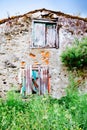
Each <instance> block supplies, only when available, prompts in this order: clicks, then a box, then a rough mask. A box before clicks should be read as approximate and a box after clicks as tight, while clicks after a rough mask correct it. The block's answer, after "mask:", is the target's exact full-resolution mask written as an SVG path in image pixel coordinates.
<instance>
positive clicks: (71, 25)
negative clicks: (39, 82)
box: [0, 9, 87, 97]
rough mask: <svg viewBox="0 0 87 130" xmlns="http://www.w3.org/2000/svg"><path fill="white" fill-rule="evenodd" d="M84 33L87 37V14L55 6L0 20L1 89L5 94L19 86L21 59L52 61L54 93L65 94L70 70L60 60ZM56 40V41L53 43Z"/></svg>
mask: <svg viewBox="0 0 87 130" xmlns="http://www.w3.org/2000/svg"><path fill="white" fill-rule="evenodd" d="M36 24H37V25H36ZM38 24H39V25H38ZM35 27H38V29H39V27H40V28H41V29H42V32H38V31H37V30H38V29H37V28H36V30H35ZM35 31H36V32H38V35H39V37H38V36H37V33H36V32H35ZM40 31H41V30H40ZM41 33H42V35H41ZM52 34H53V35H52ZM82 37H87V18H80V17H76V16H71V15H67V14H64V13H61V12H56V11H52V10H47V9H38V10H34V11H31V12H29V13H26V14H24V15H20V16H12V17H9V18H7V19H3V20H0V93H1V94H2V95H3V94H4V93H5V92H6V91H8V90H10V89H12V88H14V87H15V88H18V82H17V80H16V77H17V75H18V70H19V68H20V62H21V61H25V62H26V63H27V64H31V65H33V64H42V65H48V66H49V69H50V76H51V79H50V80H51V94H52V96H53V97H61V96H63V95H65V91H64V88H66V87H67V85H68V73H67V71H66V68H65V67H63V65H62V63H61V61H60V55H61V52H62V51H63V50H64V49H65V48H66V47H67V46H71V45H72V44H73V40H74V39H75V38H78V39H81V38H82ZM35 38H36V39H35ZM38 38H40V39H41V43H40V39H38ZM53 39H54V40H53ZM35 40H36V41H35ZM37 40H39V41H38V42H37ZM52 41H53V43H54V44H53V43H52V44H51V42H52ZM54 41H56V42H54ZM49 42H50V44H49ZM38 43H39V46H38V45H37V44H38ZM43 44H44V46H43ZM35 45H36V46H35ZM43 54H44V55H45V57H44V55H43ZM48 55H49V57H48Z"/></svg>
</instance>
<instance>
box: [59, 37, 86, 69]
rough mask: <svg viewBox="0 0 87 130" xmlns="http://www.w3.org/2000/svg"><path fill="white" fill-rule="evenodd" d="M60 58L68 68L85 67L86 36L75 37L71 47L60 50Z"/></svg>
mask: <svg viewBox="0 0 87 130" xmlns="http://www.w3.org/2000/svg"><path fill="white" fill-rule="evenodd" d="M61 60H62V62H63V63H64V65H65V66H67V67H68V68H70V69H73V68H76V69H79V68H84V67H87V38H83V39H82V40H80V41H79V40H77V39H76V40H75V42H74V44H73V46H72V47H70V48H69V47H68V48H66V50H65V51H64V52H62V54H61Z"/></svg>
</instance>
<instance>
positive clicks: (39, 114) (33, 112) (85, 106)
mask: <svg viewBox="0 0 87 130" xmlns="http://www.w3.org/2000/svg"><path fill="white" fill-rule="evenodd" d="M72 82H73V81H72ZM72 84H74V83H72ZM74 87H75V85H73V87H72V88H71V89H70V87H69V89H67V95H66V96H65V97H62V98H61V99H54V98H52V97H51V96H47V95H45V96H38V95H31V96H30V97H29V98H28V100H27V101H26V100H25V101H24V99H21V97H20V96H19V95H17V94H15V93H14V92H10V93H9V96H8V97H7V99H6V101H4V100H0V130H87V94H83V95H80V94H79V93H78V91H76V89H73V88H74Z"/></svg>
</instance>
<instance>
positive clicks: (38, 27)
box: [34, 23, 45, 47]
mask: <svg viewBox="0 0 87 130" xmlns="http://www.w3.org/2000/svg"><path fill="white" fill-rule="evenodd" d="M44 46H45V24H44V23H34V47H44Z"/></svg>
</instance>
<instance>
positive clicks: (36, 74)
mask: <svg viewBox="0 0 87 130" xmlns="http://www.w3.org/2000/svg"><path fill="white" fill-rule="evenodd" d="M22 79H23V81H24V80H25V87H26V93H27V94H31V93H33V92H34V91H35V93H38V94H47V93H49V92H50V86H49V84H50V81H49V67H48V66H40V65H39V66H31V65H28V66H26V68H25V75H23V77H22ZM22 84H24V83H23V82H22ZM22 86H23V85H22Z"/></svg>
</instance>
